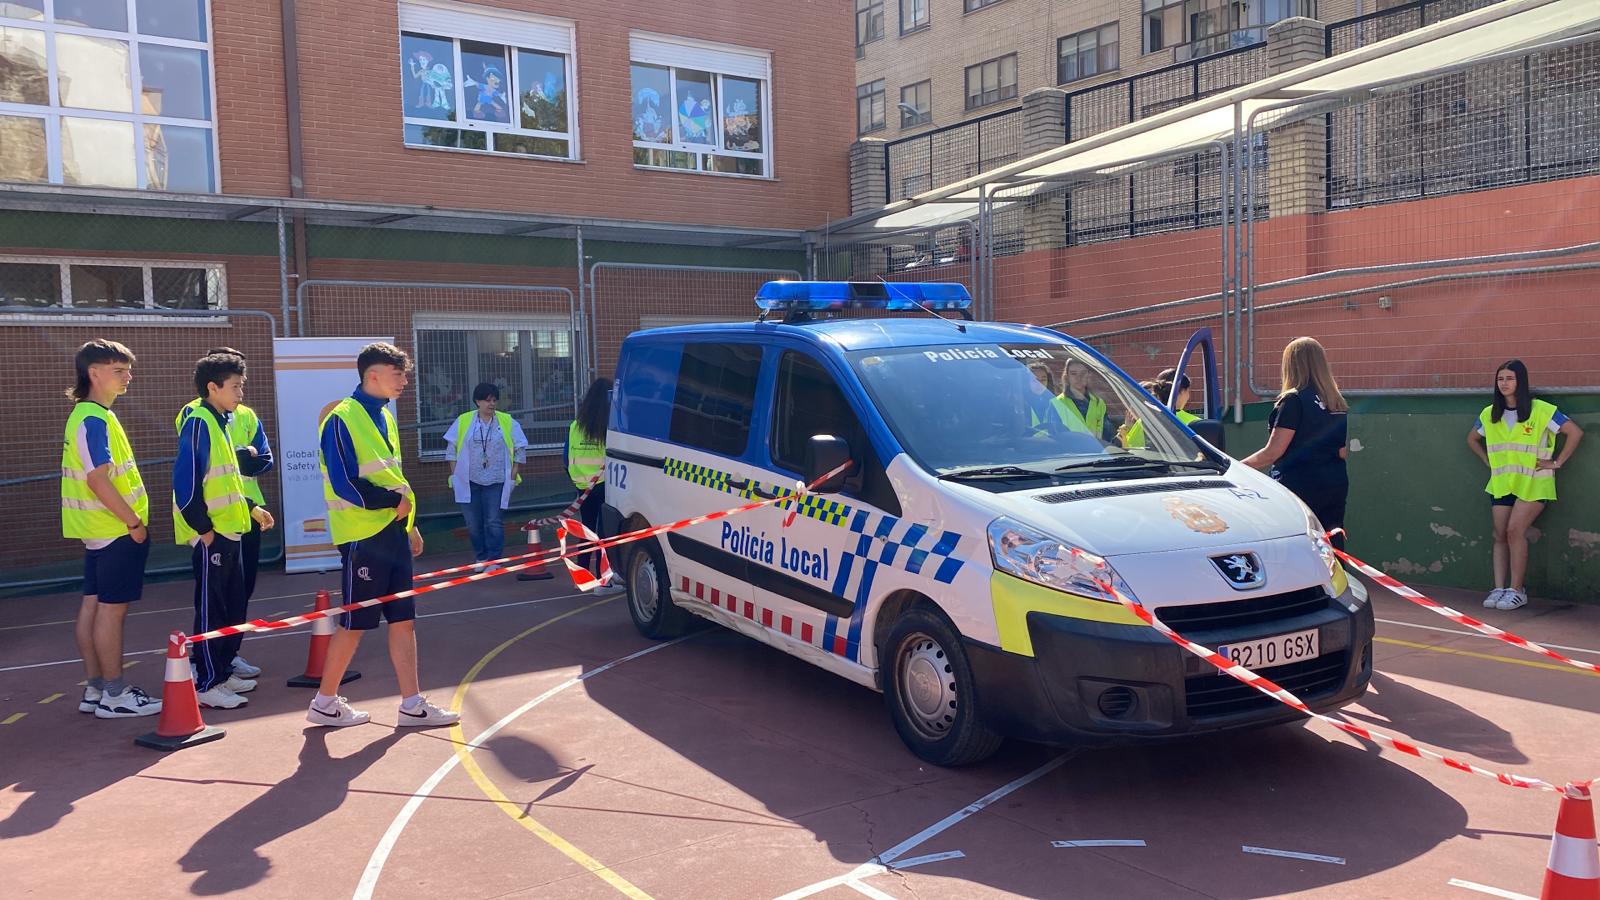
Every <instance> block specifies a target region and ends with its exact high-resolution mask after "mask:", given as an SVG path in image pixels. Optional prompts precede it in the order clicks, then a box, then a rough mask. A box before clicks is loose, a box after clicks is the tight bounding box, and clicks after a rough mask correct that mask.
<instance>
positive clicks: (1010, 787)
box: [778, 753, 1069, 900]
mask: <svg viewBox="0 0 1600 900" xmlns="http://www.w3.org/2000/svg"><path fill="white" fill-rule="evenodd" d="M1068 756H1069V754H1066V753H1063V754H1061V755H1060V756H1058V757H1056V758H1055V759H1052V760H1050V761H1049V762H1047V763H1045V764H1044V765H1042V766H1040V767H1039V768H1037V769H1034V770H1033V771H1032V772H1029V773H1028V774H1026V775H1024V776H1022V777H1021V778H1018V779H1017V780H1015V781H1012V782H1010V783H1008V784H1004V785H1001V786H1000V787H997V788H995V789H994V790H992V791H990V792H989V793H987V794H984V795H983V796H982V797H979V798H978V799H977V800H974V801H973V802H972V803H969V804H967V805H966V806H964V807H962V808H961V809H958V810H956V811H955V812H953V813H951V814H950V815H948V816H945V817H944V818H943V819H940V820H939V821H937V822H935V823H933V824H932V825H929V826H928V827H927V828H924V829H922V830H921V831H919V832H917V833H916V834H914V835H912V836H911V837H908V838H906V839H905V840H903V841H901V842H900V843H898V844H895V845H894V846H893V847H890V848H889V849H888V850H885V851H884V852H882V853H880V854H878V855H877V856H875V857H873V858H872V859H871V860H869V861H867V862H864V863H862V864H861V865H859V866H857V867H856V868H855V869H854V870H853V871H851V872H849V873H848V874H845V875H839V876H836V877H834V878H829V879H826V880H824V881H819V882H817V883H816V884H811V885H807V886H805V887H803V888H800V889H799V890H795V891H790V892H789V893H787V894H784V895H783V896H782V897H779V898H778V900H801V898H802V897H810V896H811V895H813V894H820V893H822V892H823V891H826V890H831V889H833V888H836V887H839V886H841V885H848V884H849V883H850V882H852V881H860V880H861V879H863V878H870V877H872V876H873V875H881V874H883V873H884V872H887V871H888V870H889V869H891V868H902V866H895V865H894V861H895V860H896V859H899V858H900V857H901V856H902V855H904V854H905V853H906V851H908V850H912V849H915V848H916V847H917V846H918V845H919V844H923V843H926V842H927V841H929V840H932V839H933V838H935V837H938V836H939V834H940V833H941V832H943V831H945V830H946V829H948V828H950V827H951V826H953V825H957V824H959V823H960V822H961V821H962V820H964V819H966V818H967V817H969V816H972V815H975V814H977V813H980V812H982V811H983V810H984V808H985V807H988V806H989V805H991V804H993V803H994V802H995V801H997V800H1000V799H1002V798H1003V797H1005V796H1006V795H1007V794H1009V793H1011V792H1012V791H1015V790H1017V789H1018V788H1022V787H1026V786H1028V785H1030V784H1032V783H1033V782H1035V781H1038V780H1039V779H1040V778H1043V777H1044V776H1046V775H1048V774H1050V773H1051V772H1053V771H1055V770H1056V769H1057V768H1058V767H1059V766H1060V765H1061V764H1062V763H1064V762H1066V761H1067V757H1068Z"/></svg>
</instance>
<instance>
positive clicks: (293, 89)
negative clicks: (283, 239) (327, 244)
mask: <svg viewBox="0 0 1600 900" xmlns="http://www.w3.org/2000/svg"><path fill="white" fill-rule="evenodd" d="M294 2H295V0H280V4H281V7H280V8H281V10H282V13H283V95H284V96H283V99H284V104H283V107H284V114H285V119H286V121H285V123H284V124H285V125H286V126H287V128H288V132H289V196H290V197H292V198H294V199H297V200H298V199H303V198H304V197H305V195H306V166H305V157H304V155H303V154H302V152H301V143H300V41H299V37H298V35H297V29H296V26H295V6H294ZM306 265H307V261H306V220H305V217H304V216H303V215H301V214H300V213H299V212H296V213H295V215H294V272H295V279H296V282H295V285H296V287H298V286H299V283H300V282H301V281H304V280H305V278H306ZM296 295H297V296H298V291H297V292H296ZM298 306H299V304H298V303H296V307H297V308H296V310H295V312H296V313H297V314H298V316H299V319H300V321H301V322H302V323H304V322H305V311H304V310H301V309H299V308H298ZM288 327H289V326H288V323H287V322H285V323H284V329H285V332H284V333H285V334H287V333H288V331H287V329H288ZM300 336H301V337H304V336H305V334H304V326H303V325H302V327H301V335H300Z"/></svg>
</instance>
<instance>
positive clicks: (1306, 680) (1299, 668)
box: [1183, 650, 1350, 719]
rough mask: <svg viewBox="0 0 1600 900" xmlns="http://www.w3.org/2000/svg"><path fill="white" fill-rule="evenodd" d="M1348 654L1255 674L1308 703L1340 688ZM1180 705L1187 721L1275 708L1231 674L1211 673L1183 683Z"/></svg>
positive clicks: (1342, 683) (1348, 659)
mask: <svg viewBox="0 0 1600 900" xmlns="http://www.w3.org/2000/svg"><path fill="white" fill-rule="evenodd" d="M1349 662H1350V651H1348V650H1340V651H1339V652H1337V653H1330V654H1328V655H1327V656H1319V657H1317V658H1316V659H1307V660H1303V661H1301V662H1297V663H1290V664H1288V665H1286V666H1273V667H1272V668H1270V669H1261V670H1258V673H1259V674H1260V675H1262V676H1263V677H1266V678H1268V679H1270V680H1272V681H1274V682H1276V683H1277V684H1278V686H1279V687H1282V688H1284V689H1285V690H1288V691H1289V692H1290V693H1292V694H1294V695H1295V696H1296V697H1299V698H1300V699H1301V700H1304V701H1306V702H1307V703H1311V702H1314V701H1317V700H1320V699H1323V698H1325V697H1329V696H1332V695H1333V694H1335V693H1337V692H1338V690H1339V688H1340V687H1341V686H1343V685H1344V675H1345V671H1346V669H1347V668H1348V667H1349ZM1183 694H1184V703H1185V705H1186V707H1187V709H1188V711H1189V718H1190V719H1215V718H1220V717H1223V716H1231V715H1236V714H1238V713H1245V712H1255V711H1257V710H1263V709H1270V708H1271V707H1274V706H1277V705H1278V701H1277V700H1274V699H1273V698H1271V697H1268V696H1267V695H1266V694H1263V693H1261V692H1260V691H1258V690H1256V689H1255V688H1253V687H1251V686H1250V685H1248V684H1245V683H1244V682H1242V681H1238V680H1236V679H1235V678H1234V677H1233V676H1231V675H1226V674H1224V673H1222V672H1217V671H1214V670H1213V671H1212V672H1209V673H1207V674H1204V675H1195V676H1191V677H1189V678H1185V679H1184V680H1183Z"/></svg>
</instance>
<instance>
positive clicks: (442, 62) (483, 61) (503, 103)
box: [400, 2, 578, 159]
mask: <svg viewBox="0 0 1600 900" xmlns="http://www.w3.org/2000/svg"><path fill="white" fill-rule="evenodd" d="M400 27H401V31H400V81H401V105H402V107H403V111H404V121H405V142H406V143H407V144H408V145H410V146H414V147H443V148H447V149H452V150H474V151H479V152H484V153H502V154H510V155H516V156H542V157H554V158H556V159H576V158H577V156H578V146H577V125H576V122H575V117H574V116H573V104H572V102H571V97H570V85H571V83H572V80H573V72H574V69H573V56H572V27H571V25H570V23H565V22H560V21H556V20H546V19H543V18H528V17H523V16H520V15H516V14H512V13H508V12H505V11H503V10H498V9H488V8H485V7H471V6H467V5H465V4H455V3H450V4H446V3H435V2H429V3H427V4H422V3H415V4H413V3H402V4H401V5H400Z"/></svg>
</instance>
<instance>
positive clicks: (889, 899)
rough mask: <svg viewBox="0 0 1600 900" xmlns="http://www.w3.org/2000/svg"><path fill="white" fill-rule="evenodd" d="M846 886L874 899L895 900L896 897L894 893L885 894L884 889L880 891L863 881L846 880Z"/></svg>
mask: <svg viewBox="0 0 1600 900" xmlns="http://www.w3.org/2000/svg"><path fill="white" fill-rule="evenodd" d="M844 886H845V887H847V888H849V889H851V890H853V891H855V892H856V893H858V894H864V895H866V896H868V897H871V898H872V900H895V897H894V896H893V895H892V894H885V893H884V892H883V891H880V890H878V889H877V888H875V887H873V886H872V885H870V884H867V883H866V882H863V881H846V882H845V883H844Z"/></svg>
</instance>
